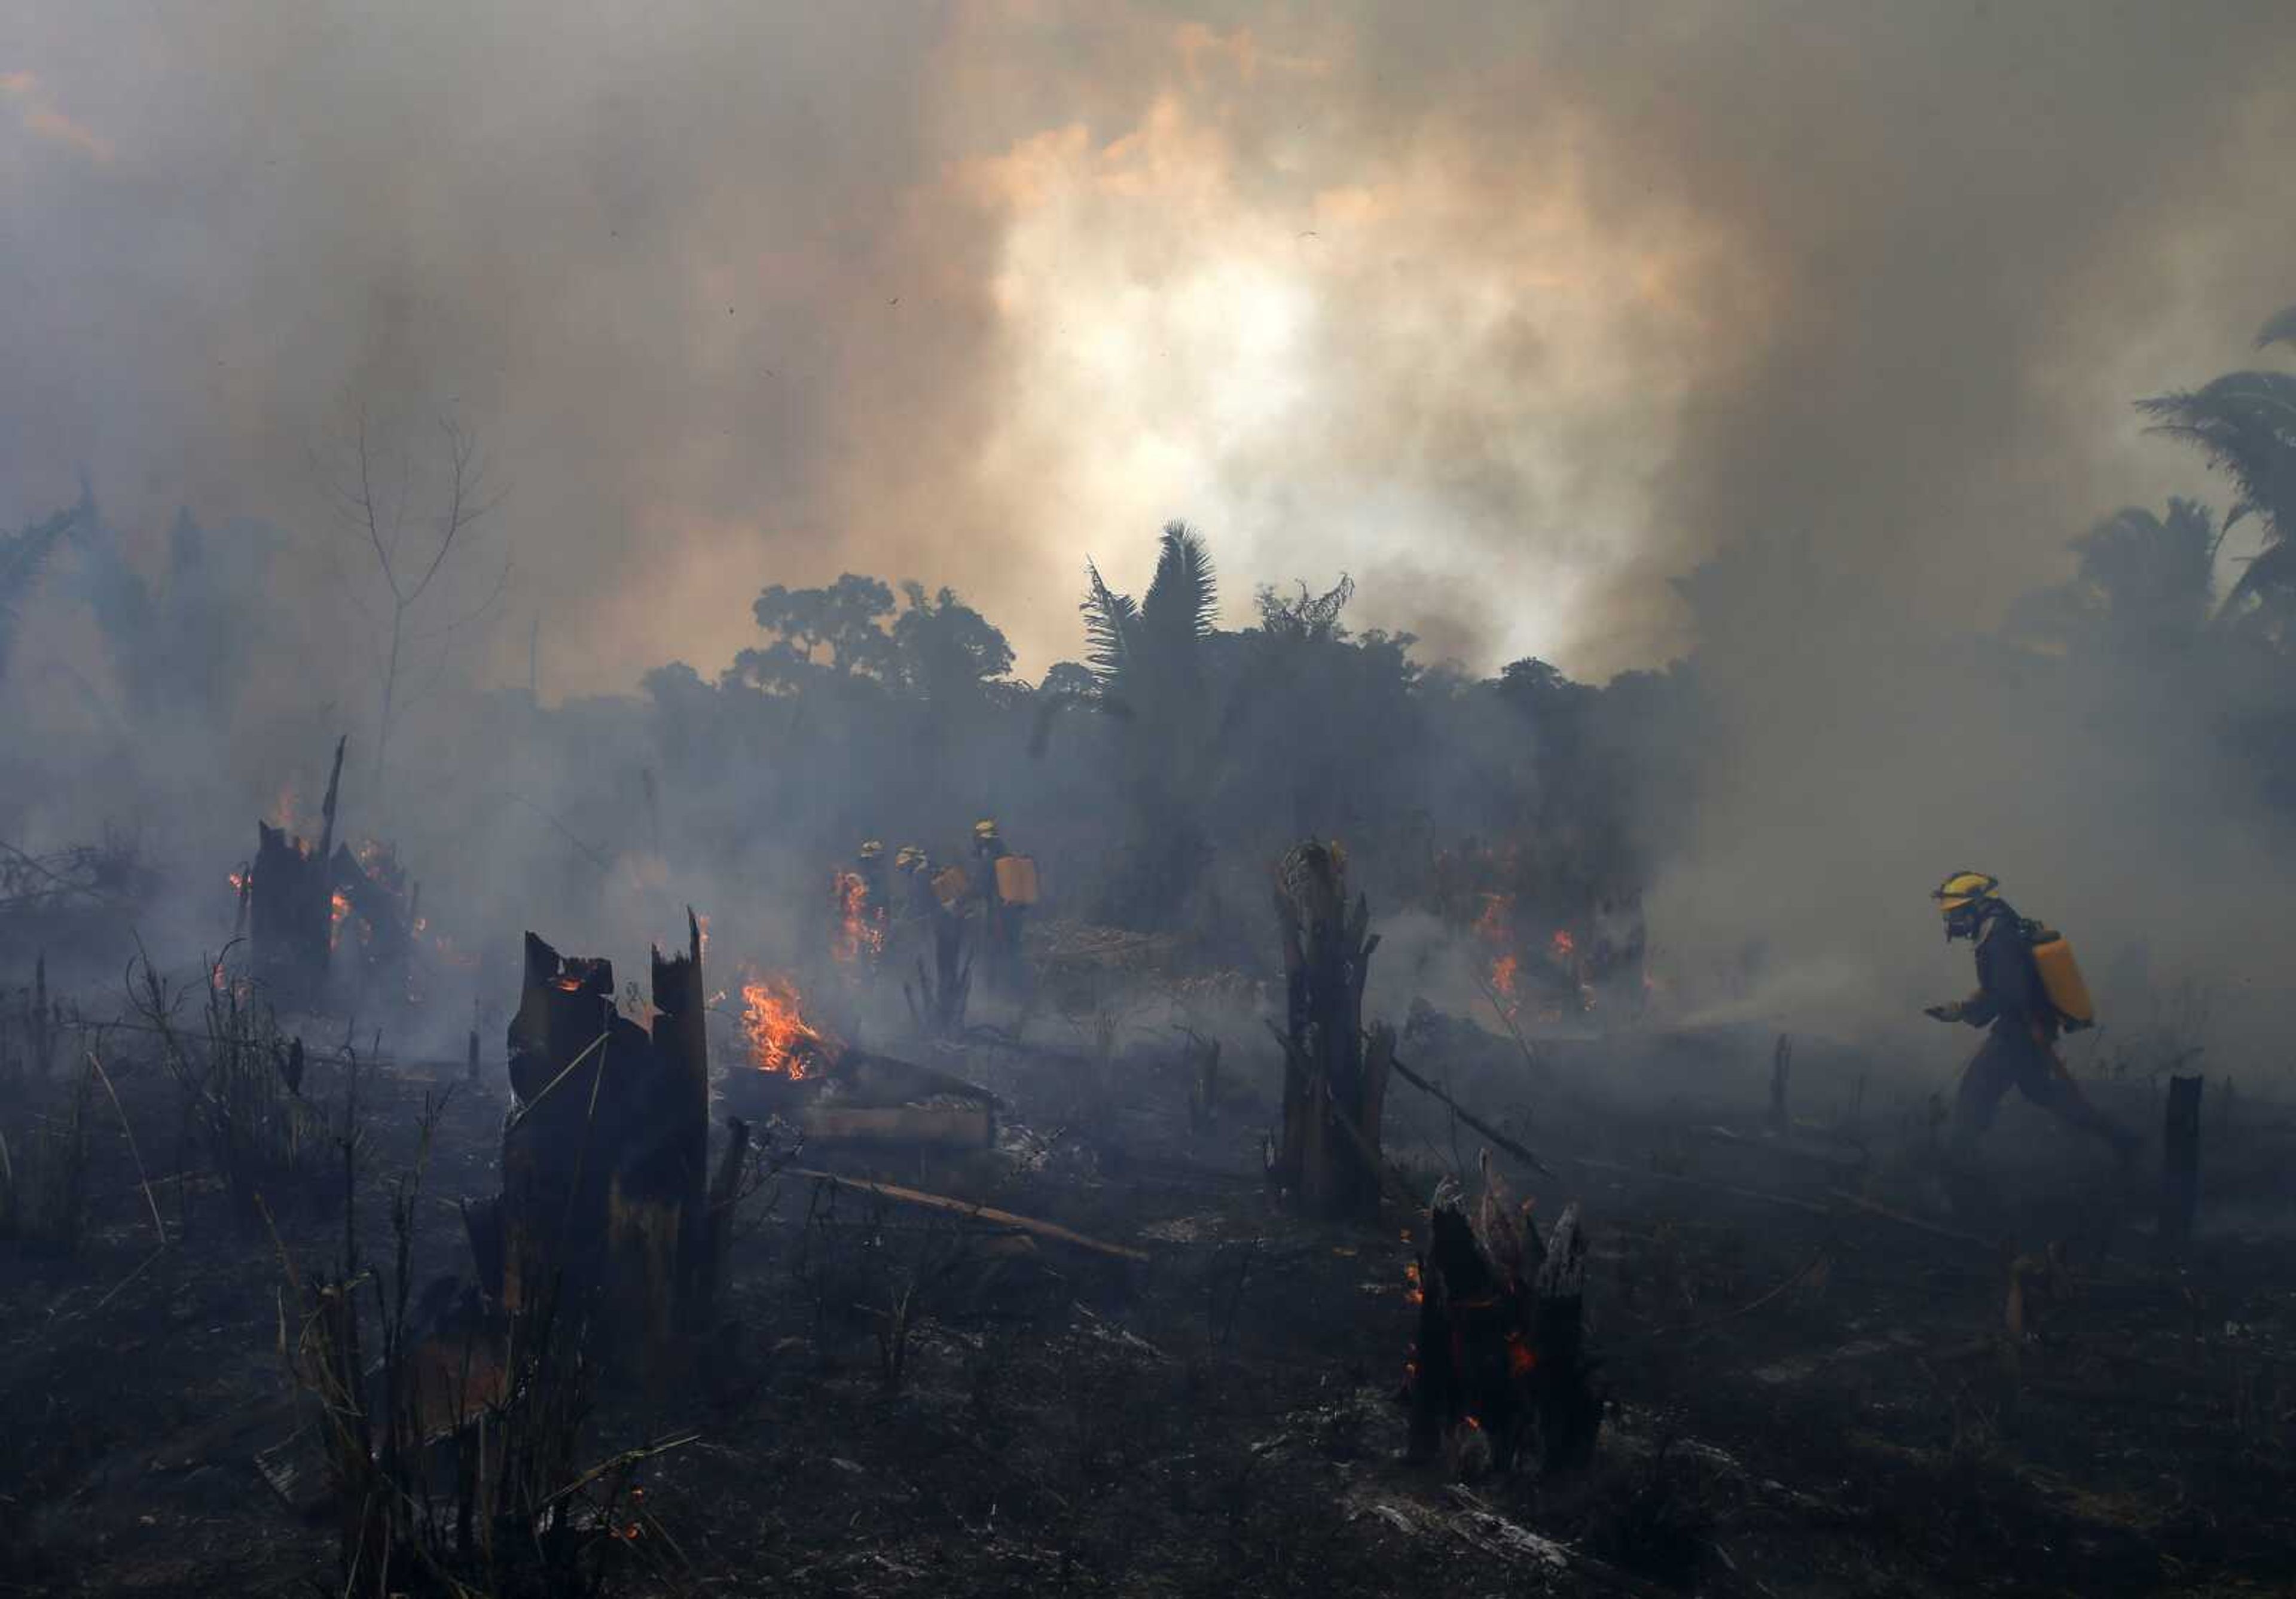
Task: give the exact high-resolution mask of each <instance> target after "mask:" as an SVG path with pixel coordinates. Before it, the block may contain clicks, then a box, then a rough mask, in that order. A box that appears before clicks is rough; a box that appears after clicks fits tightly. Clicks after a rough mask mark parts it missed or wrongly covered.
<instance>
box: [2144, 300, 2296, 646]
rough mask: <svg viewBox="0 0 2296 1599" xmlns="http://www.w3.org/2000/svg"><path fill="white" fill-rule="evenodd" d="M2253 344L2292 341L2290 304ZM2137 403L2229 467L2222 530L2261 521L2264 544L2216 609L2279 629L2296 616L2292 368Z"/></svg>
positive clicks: (2295, 378)
mask: <svg viewBox="0 0 2296 1599" xmlns="http://www.w3.org/2000/svg"><path fill="white" fill-rule="evenodd" d="M2256 344H2257V348H2259V349H2263V348H2269V347H2270V346H2272V345H2275V344H2290V345H2296V306H2292V307H2289V308H2288V309H2287V310H2284V311H2283V312H2281V313H2280V314H2279V315H2278V316H2275V317H2273V318H2272V319H2271V320H2270V321H2269V322H2267V323H2266V324H2264V326H2263V328H2262V329H2261V330H2260V331H2259V332H2258V334H2257V339H2256ZM2136 405H2137V408H2138V409H2139V410H2141V411H2143V412H2144V414H2146V415H2147V416H2150V417H2152V418H2153V419H2154V422H2153V430H2154V431H2156V432H2161V433H2166V434H2168V435H2169V436H2170V437H2172V438H2177V439H2186V440H2189V441H2190V442H2192V443H2194V444H2195V445H2198V446H2199V447H2200V448H2201V449H2202V452H2203V453H2205V454H2206V455H2208V457H2209V460H2210V463H2212V464H2214V465H2217V466H2220V467H2222V468H2224V469H2225V471H2227V472H2228V473H2230V474H2231V476H2232V480H2233V483H2234V485H2235V488H2237V489H2238V490H2239V493H2240V498H2239V500H2238V501H2237V502H2236V503H2235V504H2234V506H2233V508H2232V511H2231V513H2230V514H2229V515H2227V516H2226V518H2225V522H2224V529H2223V531H2225V532H2229V531H2230V530H2231V529H2232V528H2233V526H2234V525H2235V523H2237V522H2238V521H2240V520H2241V519H2242V518H2243V517H2246V516H2254V517H2256V518H2257V519H2258V520H2259V521H2260V522H2261V523H2262V524H2263V529H2264V548H2263V550H2262V552H2261V553H2259V554H2258V555H2257V556H2256V558H2255V559H2254V560H2252V561H2251V562H2249V566H2248V570H2247V571H2246V572H2245V573H2243V575H2242V577H2241V579H2240V581H2239V582H2238V583H2236V584H2235V585H2234V586H2233V589H2232V592H2231V593H2230V594H2226V596H2225V603H2224V605H2223V607H2222V609H2221V611H2219V613H2218V614H2219V616H2220V617H2222V618H2231V617H2235V616H2241V615H2254V616H2256V617H2257V618H2259V619H2260V620H2261V622H2262V624H2263V626H2264V627H2265V628H2266V629H2267V632H2269V633H2271V634H2273V635H2284V634H2285V633H2286V632H2287V631H2288V624H2289V622H2290V621H2291V620H2292V619H2296V543H2292V540H2291V535H2292V534H2296V374H2292V373H2284V372H2235V373H2226V375H2224V376H2223V377H2220V378H2218V379H2217V380H2216V381H2214V382H2211V383H2209V384H2207V385H2206V386H2204V387H2202V388H2200V389H2180V390H2177V391H2174V392H2171V393H2169V394H2162V395H2156V396H2154V397H2153V398H2151V399H2143V400H2139V401H2137V402H2136ZM2219 537H2221V534H2220V535H2219Z"/></svg>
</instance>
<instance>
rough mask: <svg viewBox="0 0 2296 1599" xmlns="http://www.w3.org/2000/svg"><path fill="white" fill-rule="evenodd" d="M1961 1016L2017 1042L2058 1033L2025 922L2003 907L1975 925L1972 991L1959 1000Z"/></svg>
mask: <svg viewBox="0 0 2296 1599" xmlns="http://www.w3.org/2000/svg"><path fill="white" fill-rule="evenodd" d="M1960 1020H1962V1021H1966V1022H1968V1023H1969V1024H1970V1025H1971V1026H1972V1027H1986V1026H1990V1027H1991V1028H1992V1029H1993V1033H1994V1036H1995V1037H2003V1038H2012V1039H2014V1040H2015V1041H2017V1042H2018V1043H2020V1044H2034V1043H2043V1044H2046V1043H2047V1042H2049V1041H2051V1040H2053V1039H2054V1038H2055V1037H2056V1036H2057V1012H2056V1007H2055V1006H2054V1005H2051V1004H2050V1003H2049V991H2048V990H2047V989H2046V988H2044V987H2043V986H2042V984H2041V969H2040V968H2039V967H2038V966H2037V965H2035V964H2033V950H2032V946H2031V945H2030V943H2029V942H2028V940H2027V939H2026V937H2025V924H2024V922H2023V921H2022V920H2021V918H2020V917H2019V916H2018V914H2017V913H2016V912H2014V911H2013V910H2011V909H2010V908H2009V907H2008V906H2005V905H2004V906H1999V907H1998V908H1997V909H1994V910H1991V911H1989V912H1988V913H1987V914H1986V916H1985V919H1984V920H1983V921H1982V922H1980V923H1979V924H1978V929H1977V992H1976V993H1974V994H1972V995H1971V996H1969V997H1968V998H1967V999H1964V1000H1963V1001H1962V1002H1961V1009H1960Z"/></svg>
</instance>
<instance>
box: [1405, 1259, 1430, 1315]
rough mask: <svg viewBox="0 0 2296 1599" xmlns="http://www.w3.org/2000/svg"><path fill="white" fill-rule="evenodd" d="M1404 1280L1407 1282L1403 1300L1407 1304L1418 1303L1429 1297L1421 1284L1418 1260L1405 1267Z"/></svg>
mask: <svg viewBox="0 0 2296 1599" xmlns="http://www.w3.org/2000/svg"><path fill="white" fill-rule="evenodd" d="M1403 1280H1404V1282H1405V1283H1406V1284H1407V1286H1406V1288H1405V1289H1404V1291H1403V1302H1404V1303H1405V1304H1406V1305H1416V1304H1420V1303H1422V1302H1423V1301H1424V1300H1425V1299H1426V1298H1427V1294H1426V1292H1425V1291H1424V1290H1423V1289H1422V1288H1421V1287H1420V1285H1419V1262H1418V1261H1416V1260H1414V1261H1412V1262H1411V1263H1410V1264H1409V1265H1407V1266H1406V1267H1404V1268H1403Z"/></svg>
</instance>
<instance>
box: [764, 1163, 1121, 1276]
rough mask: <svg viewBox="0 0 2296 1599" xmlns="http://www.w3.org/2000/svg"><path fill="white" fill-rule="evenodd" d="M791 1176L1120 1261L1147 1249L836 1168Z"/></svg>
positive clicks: (991, 1206) (992, 1207)
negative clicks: (989, 1224)
mask: <svg viewBox="0 0 2296 1599" xmlns="http://www.w3.org/2000/svg"><path fill="white" fill-rule="evenodd" d="M790 1175H791V1177H810V1178H812V1179H814V1180H815V1181H816V1182H823V1183H831V1184H837V1185H843V1186H845V1187H848V1188H854V1189H858V1190H859V1191H860V1192H862V1193H873V1194H875V1195H877V1196H878V1197H879V1198H880V1199H889V1200H896V1201H899V1202H900V1203H902V1204H906V1205H922V1206H923V1207H924V1208H925V1209H926V1210H947V1211H949V1212H951V1213H953V1214H955V1215H958V1216H964V1217H968V1218H972V1219H973V1220H976V1221H986V1222H993V1223H995V1224H996V1226H1003V1227H1017V1228H1018V1229H1020V1230H1021V1232H1023V1233H1033V1234H1036V1235H1037V1237H1039V1238H1050V1239H1053V1240H1054V1241H1055V1242H1061V1243H1072V1244H1075V1245H1076V1246H1078V1248H1079V1249H1087V1250H1092V1251H1095V1252H1096V1253H1099V1254H1103V1255H1113V1256H1114V1257H1116V1258H1117V1259H1119V1260H1145V1259H1148V1252H1147V1251H1145V1250H1136V1249H1131V1248H1128V1247H1127V1246H1126V1245H1124V1244H1120V1243H1103V1242H1101V1241H1100V1240H1099V1239H1097V1238H1087V1237H1086V1236H1085V1235H1084V1234H1081V1233H1073V1232H1070V1230H1069V1229H1068V1228H1066V1227H1064V1226H1061V1225H1060V1224H1059V1223H1057V1222H1049V1221H1038V1220H1037V1219H1036V1218H1033V1217H1028V1216H1016V1215H1014V1214H1013V1212H1012V1211H1010V1210H998V1209H996V1206H994V1205H979V1204H975V1203H973V1202H972V1201H970V1200H961V1199H951V1198H950V1197H949V1196H948V1195H947V1194H945V1193H925V1192H924V1191H923V1190H922V1189H917V1188H900V1187H896V1186H895V1185H892V1184H890V1183H871V1182H866V1181H865V1180H863V1179H862V1178H859V1177H840V1176H839V1175H838V1174H837V1173H835V1172H833V1171H804V1170H798V1169H792V1170H791V1173H790Z"/></svg>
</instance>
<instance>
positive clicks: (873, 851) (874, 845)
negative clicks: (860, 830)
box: [861, 839, 885, 861]
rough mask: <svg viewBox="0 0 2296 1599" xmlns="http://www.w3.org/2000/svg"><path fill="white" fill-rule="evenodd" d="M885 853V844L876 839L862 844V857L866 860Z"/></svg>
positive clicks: (871, 859)
mask: <svg viewBox="0 0 2296 1599" xmlns="http://www.w3.org/2000/svg"><path fill="white" fill-rule="evenodd" d="M884 853H885V846H884V844H883V843H882V842H881V841H880V840H876V839H871V840H868V842H866V843H865V844H863V845H862V846H861V858H862V859H863V860H865V861H873V860H875V859H876V858H877V857H879V856H881V855H882V854H884Z"/></svg>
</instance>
